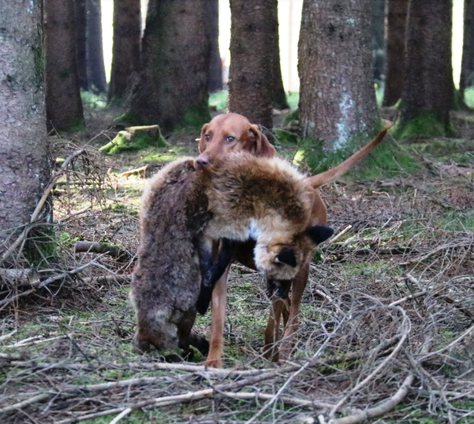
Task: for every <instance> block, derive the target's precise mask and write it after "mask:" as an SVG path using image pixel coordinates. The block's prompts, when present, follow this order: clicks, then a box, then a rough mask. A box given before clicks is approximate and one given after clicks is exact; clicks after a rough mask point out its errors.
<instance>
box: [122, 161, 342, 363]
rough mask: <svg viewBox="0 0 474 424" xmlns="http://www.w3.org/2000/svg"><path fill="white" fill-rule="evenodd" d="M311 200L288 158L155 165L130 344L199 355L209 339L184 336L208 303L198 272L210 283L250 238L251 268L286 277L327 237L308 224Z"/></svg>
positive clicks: (145, 206)
mask: <svg viewBox="0 0 474 424" xmlns="http://www.w3.org/2000/svg"><path fill="white" fill-rule="evenodd" d="M313 197H314V193H313V189H312V188H311V186H310V185H309V184H308V183H307V180H306V178H305V176H304V175H303V174H301V173H299V172H298V171H297V170H296V169H295V168H294V167H293V166H291V165H290V164H289V163H288V162H287V161H284V160H281V159H278V158H258V157H256V156H253V155H252V154H250V153H247V152H236V153H233V154H232V155H229V156H227V157H226V158H225V161H224V160H218V161H215V162H214V165H213V166H212V167H206V168H204V169H196V167H195V166H194V160H193V159H191V158H183V159H180V160H177V161H174V162H172V163H170V164H168V165H167V166H166V167H164V168H162V169H161V170H160V171H159V172H158V173H157V174H155V176H154V177H153V178H152V179H151V180H150V181H149V183H148V184H147V186H146V189H145V190H144V192H143V197H142V207H141V210H140V245H139V249H138V255H137V256H138V261H137V264H136V267H135V270H134V272H133V277H132V283H131V292H130V299H131V301H132V305H133V306H134V309H135V312H136V321H137V332H136V335H135V338H134V344H135V346H136V348H137V349H138V350H139V351H148V350H150V348H151V346H154V347H155V348H157V349H159V350H162V349H176V348H181V349H182V350H183V351H184V353H185V354H186V355H187V354H190V352H191V351H190V347H189V346H190V345H193V346H194V347H196V348H197V349H198V350H200V351H201V352H202V353H203V354H206V353H207V348H208V344H207V342H206V341H205V340H204V339H202V338H201V337H199V336H198V335H197V334H194V333H192V332H191V328H192V326H193V324H194V320H195V317H196V310H198V311H199V310H201V306H202V307H203V310H204V311H205V309H206V308H207V304H206V298H204V299H201V301H200V300H199V298H198V293H199V289H200V287H199V286H200V284H199V281H200V278H199V277H200V275H202V276H203V281H204V283H203V284H204V286H206V285H208V286H211V285H212V284H213V282H215V281H217V280H218V279H219V277H220V276H221V275H222V273H223V272H224V270H225V269H226V268H227V267H228V265H229V263H230V261H231V259H232V253H233V248H232V243H233V241H246V240H248V239H249V238H250V237H251V238H253V239H255V243H256V245H255V249H254V258H255V266H256V268H257V269H258V270H259V271H260V272H261V273H262V274H265V275H267V276H268V277H269V278H272V279H274V280H275V281H281V280H284V281H287V280H291V279H292V278H293V277H294V276H295V275H296V274H297V272H298V270H299V267H300V265H301V264H305V263H306V262H307V261H308V258H309V257H310V256H311V254H312V252H313V250H314V247H315V246H316V245H317V244H319V243H321V242H322V241H324V240H326V239H328V238H329V237H331V235H332V233H333V230H332V229H331V228H328V227H326V226H322V225H315V226H313V225H311V215H312V205H313ZM221 240H222V244H223V245H224V244H225V243H224V242H225V241H227V247H221V249H220V252H219V254H218V255H217V258H216V260H215V261H213V258H212V256H213V255H212V250H213V244H214V243H219V241H221ZM214 274H216V275H214ZM208 278H209V281H207V279H208ZM211 293H212V289H210V291H209V297H208V298H207V303H208V302H209V300H210V298H211Z"/></svg>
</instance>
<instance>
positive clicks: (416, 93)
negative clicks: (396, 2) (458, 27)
mask: <svg viewBox="0 0 474 424" xmlns="http://www.w3.org/2000/svg"><path fill="white" fill-rule="evenodd" d="M451 34H452V1H451V0H431V1H430V2H426V1H425V0H410V6H409V9H408V21H407V44H406V46H407V47H406V48H407V52H406V62H405V78H404V85H403V91H402V110H401V115H400V118H399V122H398V124H397V128H396V131H395V132H396V135H397V136H398V137H403V138H404V137H407V136H409V135H412V134H426V135H436V134H437V135H442V134H444V133H445V132H447V131H450V120H449V109H450V107H451V104H452V101H453V93H454V84H453V72H452V65H451ZM423 123H426V124H427V125H423ZM424 127H426V128H424Z"/></svg>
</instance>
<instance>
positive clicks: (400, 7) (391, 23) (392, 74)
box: [383, 0, 408, 106]
mask: <svg viewBox="0 0 474 424" xmlns="http://www.w3.org/2000/svg"><path fill="white" fill-rule="evenodd" d="M387 9H388V10H387V32H386V45H387V47H386V50H387V53H386V61H385V88H384V94H383V105H384V106H393V105H394V104H395V103H397V102H398V100H399V99H400V97H401V95H402V85H403V77H404V75H405V33H406V22H407V12H408V0H387Z"/></svg>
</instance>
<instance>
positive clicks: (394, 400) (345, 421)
mask: <svg viewBox="0 0 474 424" xmlns="http://www.w3.org/2000/svg"><path fill="white" fill-rule="evenodd" d="M414 379H415V375H414V374H412V373H410V374H408V375H407V377H406V378H405V380H404V381H403V383H402V385H401V386H400V388H399V389H398V390H397V392H396V393H395V394H394V395H393V396H390V397H389V398H387V399H385V400H384V401H383V402H382V403H380V404H379V405H377V406H374V407H372V408H369V409H367V410H365V411H361V412H358V413H356V414H353V415H348V416H347V417H344V418H336V419H333V420H330V421H329V422H328V424H358V423H361V422H364V421H367V420H370V419H371V418H375V417H380V416H381V415H384V414H386V413H387V412H390V411H391V410H393V409H394V408H395V407H396V406H397V405H398V404H399V403H400V402H401V401H402V400H403V399H405V397H406V395H407V393H408V390H410V387H411V385H412V384H413V380H414ZM320 422H321V423H323V422H325V421H321V420H320Z"/></svg>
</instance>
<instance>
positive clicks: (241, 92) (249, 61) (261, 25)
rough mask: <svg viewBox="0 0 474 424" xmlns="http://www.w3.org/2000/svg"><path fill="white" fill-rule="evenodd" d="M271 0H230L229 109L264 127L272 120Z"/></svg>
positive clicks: (271, 124) (273, 32)
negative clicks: (256, 0) (252, 0)
mask: <svg viewBox="0 0 474 424" xmlns="http://www.w3.org/2000/svg"><path fill="white" fill-rule="evenodd" d="M273 3H274V0H260V1H258V2H250V1H248V0H230V10H231V14H232V25H231V40H230V56H231V61H230V69H229V110H230V111H231V112H236V113H240V114H242V115H244V116H246V117H247V118H248V119H249V120H250V122H253V123H255V124H260V125H262V126H263V127H265V128H267V129H271V128H272V126H273V120H272V95H271V82H272V66H271V64H272V43H274V42H275V40H274V37H276V36H277V34H276V33H275V30H276V29H277V28H275V25H274V24H273V20H272V13H273V12H272V5H273Z"/></svg>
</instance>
